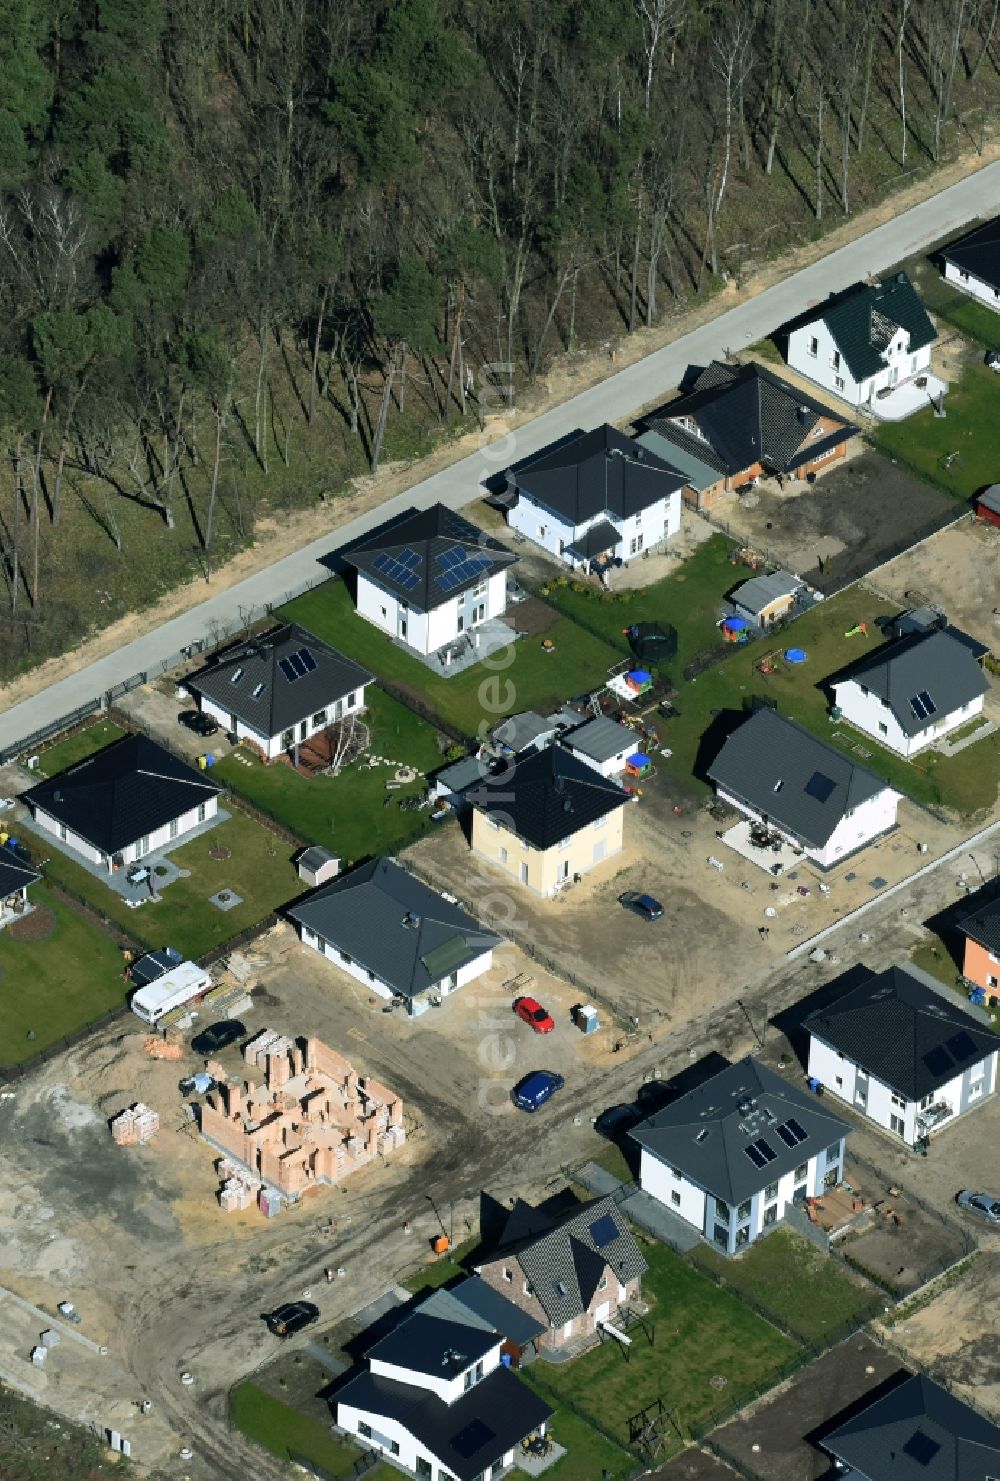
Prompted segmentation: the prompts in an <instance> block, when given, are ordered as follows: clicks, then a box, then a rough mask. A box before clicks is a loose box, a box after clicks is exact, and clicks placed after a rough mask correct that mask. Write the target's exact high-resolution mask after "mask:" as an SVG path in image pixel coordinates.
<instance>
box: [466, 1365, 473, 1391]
mask: <svg viewBox="0 0 1000 1481" xmlns="http://www.w3.org/2000/svg"><path fill="white" fill-rule="evenodd" d="M475 1381H476V1380H475V1377H474V1376H473V1372H472V1369H471V1368H467V1369H466V1370H465V1377H464V1389H465V1392H466V1393H468V1392H469V1389H470V1388H471V1387H472V1385H473V1384H474V1383H475Z"/></svg>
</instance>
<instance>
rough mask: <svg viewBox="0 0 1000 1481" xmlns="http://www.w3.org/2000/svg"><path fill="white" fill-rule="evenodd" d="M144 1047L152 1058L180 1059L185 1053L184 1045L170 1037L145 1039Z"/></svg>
mask: <svg viewBox="0 0 1000 1481" xmlns="http://www.w3.org/2000/svg"><path fill="white" fill-rule="evenodd" d="M142 1047H143V1049H144V1050H145V1052H146V1053H147V1054H148V1055H149V1057H150V1059H180V1058H181V1056H182V1055H183V1053H184V1049H183V1047H182V1045H180V1044H172V1043H171V1042H170V1040H169V1039H145V1040H144V1041H143V1045H142Z"/></svg>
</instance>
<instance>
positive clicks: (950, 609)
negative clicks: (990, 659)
mask: <svg viewBox="0 0 1000 1481" xmlns="http://www.w3.org/2000/svg"><path fill="white" fill-rule="evenodd" d="M874 585H875V586H877V588H878V590H879V591H882V592H885V593H886V595H888V596H895V597H896V598H897V599H898V600H899V601H900V602H901V603H902V604H904V605H906V604H907V603H910V604H912V603H913V602H914V601H928V602H934V603H937V604H938V605H939V606H941V607H943V608H944V610H945V611H946V612H947V614H948V616H949V618H950V619H951V621H952V622H954V624H955V626H956V627H960V628H962V629H964V631H966V632H969V633H972V635H973V637H976V638H978V639H979V641H980V642H981V643H988V644H989V645H990V647H991V648H992V649H993V652H994V653H996V652H998V651H1000V616H998V615H997V612H996V608H997V607H998V606H1000V530H998V529H995V528H994V527H993V526H991V525H987V524H977V523H976V521H975V520H973V519H966V520H963V521H962V523H961V524H958V525H955V526H954V527H953V528H952V529H950V530H941V531H940V533H939V534H937V535H934V536H932V538H931V539H930V540H927V541H926V542H925V543H924V544H923V545H921V546H920V548H919V549H918V550H910V551H907V552H906V554H904V555H898V556H897V557H896V559H895V560H894V561H891V562H890V563H889V564H888V565H887V566H884V567H883V568H882V570H880V571H879V572H878V573H877V576H876V577H875V578H874ZM911 593H912V596H911V595H909V594H911Z"/></svg>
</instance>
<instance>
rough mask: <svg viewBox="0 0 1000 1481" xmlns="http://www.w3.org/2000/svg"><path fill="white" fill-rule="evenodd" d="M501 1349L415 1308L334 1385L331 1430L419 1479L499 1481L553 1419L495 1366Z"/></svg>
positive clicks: (496, 1339) (476, 1331)
mask: <svg viewBox="0 0 1000 1481" xmlns="http://www.w3.org/2000/svg"><path fill="white" fill-rule="evenodd" d="M503 1344H504V1339H503V1336H502V1335H501V1333H499V1332H496V1331H489V1330H488V1329H482V1328H477V1327H474V1326H471V1325H470V1324H468V1323H467V1322H459V1321H449V1320H447V1319H445V1318H442V1317H440V1316H436V1315H430V1314H429V1313H427V1312H426V1311H425V1310H424V1309H423V1307H422V1306H421V1307H418V1308H417V1310H416V1311H415V1312H413V1313H412V1315H410V1316H409V1317H407V1318H405V1319H404V1320H403V1321H402V1322H400V1323H399V1325H398V1326H397V1327H395V1328H394V1329H393V1330H392V1331H391V1332H389V1333H388V1335H386V1336H384V1337H382V1338H380V1339H379V1340H378V1341H377V1342H375V1343H373V1345H372V1346H371V1347H370V1348H369V1349H368V1351H367V1352H366V1353H365V1367H364V1368H362V1369H360V1370H358V1371H356V1372H352V1373H350V1374H348V1375H347V1377H346V1379H345V1381H343V1382H341V1383H340V1384H339V1385H338V1386H337V1387H336V1389H335V1391H334V1393H333V1395H332V1397H331V1400H330V1402H331V1405H332V1406H333V1408H334V1411H335V1414H336V1422H337V1425H338V1427H339V1428H340V1429H341V1430H342V1431H343V1432H344V1433H345V1434H346V1435H349V1436H351V1438H352V1439H354V1440H355V1441H357V1443H359V1444H360V1445H361V1446H363V1447H364V1448H365V1449H370V1450H376V1451H379V1452H381V1453H382V1454H383V1455H385V1456H387V1457H389V1458H390V1459H391V1460H392V1463H393V1465H395V1466H397V1467H399V1468H400V1469H401V1470H403V1471H405V1472H406V1473H407V1474H408V1475H410V1476H415V1477H417V1478H418V1481H491V1478H499V1477H500V1476H502V1475H503V1474H504V1473H505V1472H506V1470H507V1469H508V1467H510V1466H511V1465H512V1464H513V1461H514V1456H515V1454H516V1453H517V1451H518V1449H519V1447H520V1445H521V1443H522V1442H523V1441H524V1440H526V1439H528V1438H529V1436H531V1435H534V1434H539V1435H541V1434H544V1433H545V1429H546V1426H547V1424H548V1422H549V1420H550V1419H551V1417H552V1413H553V1411H552V1409H551V1408H550V1407H549V1405H548V1404H546V1403H545V1401H544V1400H543V1399H541V1398H539V1396H538V1395H537V1394H536V1393H535V1391H534V1389H530V1388H528V1387H527V1385H526V1384H524V1383H522V1382H521V1380H520V1379H519V1378H518V1377H517V1376H516V1375H515V1374H514V1373H512V1372H511V1370H510V1368H509V1367H508V1366H507V1365H506V1364H505V1363H504V1362H502V1361H501V1353H502V1350H503Z"/></svg>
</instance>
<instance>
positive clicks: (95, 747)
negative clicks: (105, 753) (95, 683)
mask: <svg viewBox="0 0 1000 1481" xmlns="http://www.w3.org/2000/svg"><path fill="white" fill-rule="evenodd" d="M124 734H125V731H124V730H122V728H121V726H120V725H115V724H114V723H113V722H112V721H111V720H98V721H97V722H96V723H95V724H94V725H88V727H87V729H86V730H81V731H80V732H79V733H78V734H77V735H70V736H67V737H66V739H65V740H60V741H56V743H55V745H54V746H49V748H48V750H47V751H41V752H40V753H39V757H38V770H39V772H40V774H41V775H42V776H55V774H56V772H58V771H65V770H66V768H67V766H74V765H75V764H76V762H77V761H82V760H83V759H84V757H85V756H92V755H93V754H94V752H95V751H99V750H101V748H102V747H103V746H110V744H111V742H112V741H116V740H121V738H122V736H123V735H124Z"/></svg>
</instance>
